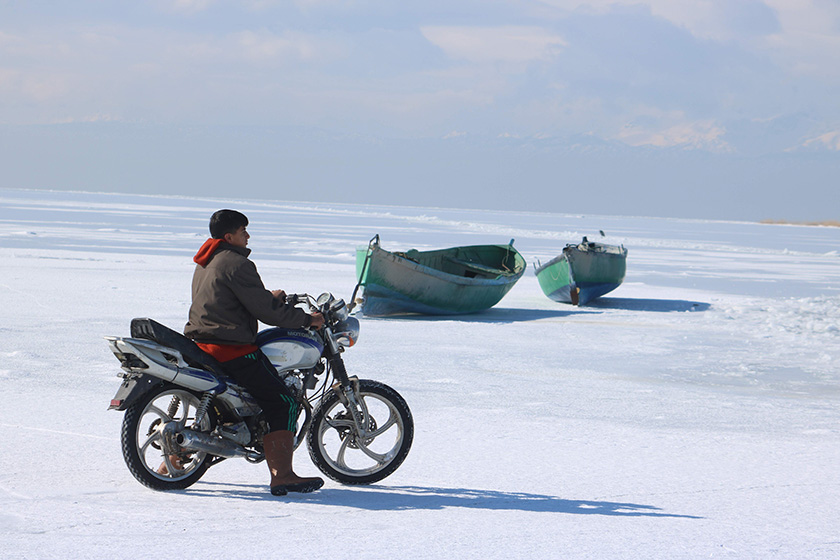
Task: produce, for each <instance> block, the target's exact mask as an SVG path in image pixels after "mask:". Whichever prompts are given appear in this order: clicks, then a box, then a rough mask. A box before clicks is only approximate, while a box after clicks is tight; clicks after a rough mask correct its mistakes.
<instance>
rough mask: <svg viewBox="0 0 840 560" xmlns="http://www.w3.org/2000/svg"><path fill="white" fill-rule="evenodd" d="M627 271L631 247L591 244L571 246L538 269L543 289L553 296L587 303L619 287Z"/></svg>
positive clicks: (568, 301) (562, 300)
mask: <svg viewBox="0 0 840 560" xmlns="http://www.w3.org/2000/svg"><path fill="white" fill-rule="evenodd" d="M626 271H627V249H625V248H624V247H616V246H614V245H603V244H600V243H590V242H587V241H585V240H584V242H583V243H581V244H579V245H568V246H566V248H565V249H563V252H562V253H561V254H560V255H558V256H557V257H556V258H554V259H552V260H551V261H549V262H548V263H546V264H545V265H543V266H541V267H539V268H537V270H536V275H537V280H538V281H539V284H540V288H541V289H542V291H543V293H544V294H545V295H546V296H548V298H549V299H552V300H554V301H557V302H560V303H571V304H573V305H586V304H587V303H589V302H591V301H592V300H594V299H596V298H599V297H601V296H603V295H605V294H608V293H609V292H611V291H613V290H614V289H616V288H617V287H618V286H620V285H621V283H622V282H623V281H624V275H625V273H626Z"/></svg>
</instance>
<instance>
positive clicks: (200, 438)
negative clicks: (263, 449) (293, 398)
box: [175, 430, 261, 460]
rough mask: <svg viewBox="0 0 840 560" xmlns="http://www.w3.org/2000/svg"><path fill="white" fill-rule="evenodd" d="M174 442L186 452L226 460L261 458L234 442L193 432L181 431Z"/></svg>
mask: <svg viewBox="0 0 840 560" xmlns="http://www.w3.org/2000/svg"><path fill="white" fill-rule="evenodd" d="M175 441H176V442H177V443H178V445H180V446H181V447H183V448H184V449H186V450H188V451H203V452H205V453H209V454H211V455H217V456H219V457H225V458H227V459H230V458H233V457H245V458H246V459H252V460H254V459H257V458H259V457H261V455H260V454H258V453H256V452H254V451H248V450H247V449H245V448H244V447H242V446H241V445H239V444H238V443H236V442H233V441H230V440H227V439H222V438H220V437H214V436H211V435H209V434H205V433H202V432H196V431H193V430H181V431H180V432H178V435H177V436H175Z"/></svg>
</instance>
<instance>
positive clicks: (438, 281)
mask: <svg viewBox="0 0 840 560" xmlns="http://www.w3.org/2000/svg"><path fill="white" fill-rule="evenodd" d="M524 272H525V259H524V258H522V255H521V254H519V251H517V250H516V249H514V248H513V240H512V239H511V241H510V243H509V244H507V245H473V246H467V247H452V248H449V249H439V250H435V251H418V250H416V249H411V250H409V251H406V252H404V253H403V252H389V251H386V250H385V249H383V248H381V247H380V246H379V236H378V235H377V236H375V237H374V238H373V239H372V240H371V241H370V243H369V244H368V246H367V247H362V248H360V249H358V250H357V251H356V278H357V280H358V282H359V284H358V285H357V286H356V291H358V289H359V287H362V288H363V297H362V298H361V305H362V312H363V313H364V314H365V315H369V316H383V315H401V314H411V313H420V314H425V315H453V314H461V313H476V312H478V311H483V310H485V309H489V308H490V307H493V306H494V305H496V304H497V303H499V301H500V300H501V299H502V297H504V295H505V294H506V293H508V291H509V290H510V289H511V288H512V287H513V285H514V284H516V281H517V280H519V278H521V277H522V274H523V273H524ZM355 293H356V292H354V296H353V300H354V301H356V297H355Z"/></svg>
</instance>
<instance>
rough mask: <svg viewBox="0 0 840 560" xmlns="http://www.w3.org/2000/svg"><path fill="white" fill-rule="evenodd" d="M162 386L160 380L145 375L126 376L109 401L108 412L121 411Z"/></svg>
mask: <svg viewBox="0 0 840 560" xmlns="http://www.w3.org/2000/svg"><path fill="white" fill-rule="evenodd" d="M162 384H163V381H162V380H161V379H158V378H157V377H154V376H152V375H149V374H147V373H141V374H139V375H136V374H135V375H126V376H125V377H124V378H123V382H122V384H121V385H120V388H119V389H117V394H116V395H114V398H113V399H111V406H109V407H108V410H119V411H123V410H125V409H127V408H128V407H130V406H131V405H133V404H134V403H135V402H137V401H138V400H139V399H140V397H142V396H143V395H145V394H146V393H148V392H149V391H151V390H152V389H154V388H155V387H157V386H158V385H162Z"/></svg>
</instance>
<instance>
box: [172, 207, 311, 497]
mask: <svg viewBox="0 0 840 560" xmlns="http://www.w3.org/2000/svg"><path fill="white" fill-rule="evenodd" d="M247 226H248V218H247V217H246V216H245V215H244V214H242V213H240V212H237V211H235V210H219V211H217V212H215V213H214V214H213V216H212V217H211V218H210V235H211V238H210V239H208V240H207V241H206V242H205V243H204V244H203V245H202V246H201V248H200V249H199V250H198V253H197V254H196V255H195V257H194V258H193V260H194V261H195V263H196V268H195V273H194V275H193V281H192V304H191V306H190V313H189V321H188V322H187V324H186V326H185V328H184V334H185V335H186V336H187V337H189V338H191V339H193V340H194V341H195V342H196V343H197V344H198V346H199V347H200V348H201V349H202V350H204V351H205V352H207V353H208V354H210V355H212V356H213V357H214V358H216V359H217V360H218V361H219V362H221V363H222V366H223V368H224V370H225V372H226V373H227V374H228V375H230V377H232V378H233V379H234V380H235V381H236V382H237V383H238V384H240V385H242V386H243V387H245V389H247V390H248V392H249V393H251V395H253V397H254V398H255V399H256V401H257V403H258V404H259V405H260V407H261V408H262V409H263V411H264V412H265V415H266V418H267V421H268V425H269V433H267V434H266V435H265V436H264V438H263V449H264V452H265V459H266V463H267V464H268V468H269V471H270V473H271V480H270V483H269V485H270V489H271V493H272V494H274V495H275V496H283V495H285V494H286V493H288V492H313V491H315V490H317V489H318V488H320V487H321V486H322V485H323V484H324V481H323V479H321V478H318V477H313V478H301V477H299V476H297V475H296V474H295V473H294V471H293V470H292V454H293V453H294V437H295V426H296V422H297V417H298V408H297V405H296V404H295V399H294V398H293V397H292V395H291V394H290V392H289V389H288V388H287V386H286V385H285V384H284V383H283V382H281V381H280V380H279V379H278V378H277V377H276V376H275V375H274V366H272V364H271V362H270V361H269V359H268V358H267V357H266V356H265V355H264V354H263V353H262V351H261V350H260V349H259V348H258V347H257V346H256V344H255V342H256V337H257V326H258V321H262V322H263V323H265V324H268V325H273V326H277V327H288V328H316V329H318V328H321V327H322V326H323V325H324V317H323V315H321V314H320V313H317V312H316V313H313V314H311V315H310V314H307V313H306V312H305V311H303V310H302V309H299V308H297V307H295V306H293V305H289V304H288V303H286V294H285V292H283V290H274V291H269V290H267V289H266V288H265V286H264V285H263V282H262V279H261V278H260V275H259V273H258V272H257V268H256V266H255V265H254V263H253V262H251V261H250V260H249V259H248V256H249V255H250V253H251V250H250V249H248V248H247V245H248V239H249V238H250V235H249V233H248V231H247V229H246V227H247ZM183 460H184V458H182V457H177V456H170V457H168V461H164V464H163V465H161V467H160V469H159V472H161V473H166V472H167V469H168V468H173V469H179V468H180V466H181V465H182V464H183ZM167 462H168V463H169V466H167Z"/></svg>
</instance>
